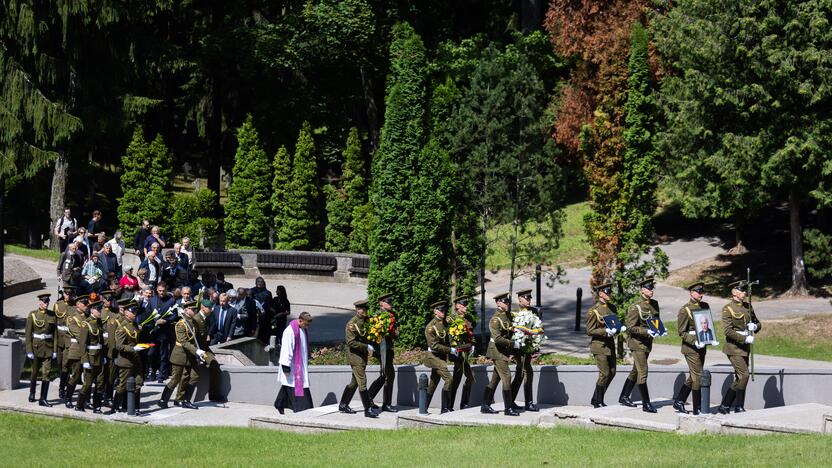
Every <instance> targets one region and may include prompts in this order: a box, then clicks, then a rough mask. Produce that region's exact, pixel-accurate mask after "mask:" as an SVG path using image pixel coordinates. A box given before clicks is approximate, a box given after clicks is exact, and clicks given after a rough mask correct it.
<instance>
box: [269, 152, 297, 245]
mask: <svg viewBox="0 0 832 468" xmlns="http://www.w3.org/2000/svg"><path fill="white" fill-rule="evenodd" d="M272 170H273V172H274V177H273V178H272V196H271V206H272V213H273V214H274V219H273V224H272V229H273V233H274V236H276V235H277V233H278V232H280V227H281V226H282V225H283V222H284V221H283V220H284V219H285V217H286V213H287V212H288V210H287V208H286V194H287V193H288V192H289V183H290V182H291V181H292V155H291V154H290V153H289V150H287V149H286V147H285V146H281V147H280V149H278V150H277V154H275V155H274V162H273V164H272Z"/></svg>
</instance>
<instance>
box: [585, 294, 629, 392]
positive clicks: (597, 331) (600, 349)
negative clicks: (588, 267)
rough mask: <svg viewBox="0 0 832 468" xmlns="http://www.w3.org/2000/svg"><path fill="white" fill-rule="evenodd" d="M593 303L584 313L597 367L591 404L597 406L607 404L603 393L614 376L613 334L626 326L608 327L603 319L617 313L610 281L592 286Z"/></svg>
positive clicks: (590, 347) (625, 328) (591, 349)
mask: <svg viewBox="0 0 832 468" xmlns="http://www.w3.org/2000/svg"><path fill="white" fill-rule="evenodd" d="M594 291H595V305H593V306H592V308H591V309H589V311H588V312H587V314H586V334H587V335H589V336H590V337H591V338H590V341H589V352H590V353H591V354H592V357H593V358H595V365H596V366H597V367H598V380H597V381H596V382H595V393H593V394H592V400H590V403H592V406H593V407H594V408H598V407H601V406H607V405H606V404H605V403H604V394H605V393H606V392H607V388H609V386H610V382H612V378H613V377H615V367H616V365H615V361H616V360H615V357H616V356H615V335H616V334H617V333H619V332H620V331H621V332H623V331H626V330H627V327H625V326H622V327H621V330H620V331H619V330H617V329H615V328H609V327H608V326H607V323H606V322H605V321H604V317H606V316H608V315H613V316H615V315H618V311H617V310H616V308H615V305H614V304H612V303H611V302H610V298H611V296H612V283H604V284H601V285H598V286H596V287H595V288H594Z"/></svg>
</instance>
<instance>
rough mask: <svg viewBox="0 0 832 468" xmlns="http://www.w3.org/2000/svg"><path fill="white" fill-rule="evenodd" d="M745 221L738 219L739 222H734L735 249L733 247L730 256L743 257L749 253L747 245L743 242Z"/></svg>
mask: <svg viewBox="0 0 832 468" xmlns="http://www.w3.org/2000/svg"><path fill="white" fill-rule="evenodd" d="M743 225H744V223H743V221H742V220H741V219H740V218H739V216H738V217H737V220H736V221H735V222H734V239H735V243H734V247H732V248H731V249H730V250H729V251H728V255H742V254H746V253H748V249H747V248H746V247H745V244H743V242H742V228H743Z"/></svg>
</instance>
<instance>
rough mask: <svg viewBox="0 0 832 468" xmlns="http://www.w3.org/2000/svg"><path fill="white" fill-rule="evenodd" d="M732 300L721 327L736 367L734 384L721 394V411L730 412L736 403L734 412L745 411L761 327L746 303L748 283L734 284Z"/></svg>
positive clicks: (723, 350) (725, 311)
mask: <svg viewBox="0 0 832 468" xmlns="http://www.w3.org/2000/svg"><path fill="white" fill-rule="evenodd" d="M731 286H732V288H731V302H729V303H728V304H726V305H725V307H723V308H722V328H723V329H724V330H725V345H724V346H723V348H722V352H723V353H725V355H726V356H728V360H729V361H731V365H732V366H733V367H734V383H732V384H731V388H729V389H728V391H727V392H725V396H723V397H722V404H721V405H719V412H720V413H722V414H727V413H728V412H730V410H731V405H732V404H733V405H734V411H735V412H737V413H742V412H744V411H745V388H746V387H747V386H748V355H749V353H750V352H751V346H752V345H753V344H754V333H756V332H759V331H760V330H762V328H763V325H762V324H761V323H760V321H759V320H757V315H756V314H754V309H753V308H752V307H751V304H749V303H748V302H746V300H745V298H746V295H747V294H748V282H747V281H737V282H736V283H732V284H731Z"/></svg>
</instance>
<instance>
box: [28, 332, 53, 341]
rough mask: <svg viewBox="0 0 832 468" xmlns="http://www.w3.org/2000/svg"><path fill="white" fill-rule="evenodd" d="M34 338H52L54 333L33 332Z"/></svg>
mask: <svg viewBox="0 0 832 468" xmlns="http://www.w3.org/2000/svg"><path fill="white" fill-rule="evenodd" d="M32 338H37V339H38V340H51V339H52V334H51V333H46V334H43V333H32Z"/></svg>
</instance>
